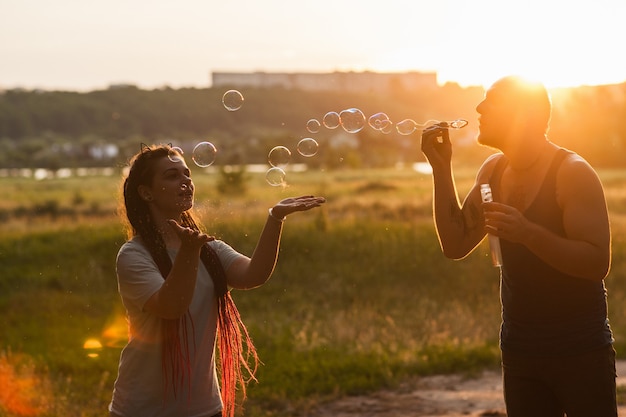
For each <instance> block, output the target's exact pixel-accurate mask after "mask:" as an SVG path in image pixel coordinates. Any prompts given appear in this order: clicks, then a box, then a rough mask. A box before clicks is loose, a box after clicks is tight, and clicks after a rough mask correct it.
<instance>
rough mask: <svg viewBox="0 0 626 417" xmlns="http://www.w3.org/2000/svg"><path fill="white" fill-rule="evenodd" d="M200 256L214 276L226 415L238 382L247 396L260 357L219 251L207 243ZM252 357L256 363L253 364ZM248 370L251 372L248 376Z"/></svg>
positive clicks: (232, 410)
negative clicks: (247, 385) (233, 297)
mask: <svg viewBox="0 0 626 417" xmlns="http://www.w3.org/2000/svg"><path fill="white" fill-rule="evenodd" d="M200 259H202V262H203V263H204V266H205V267H206V268H207V270H208V271H209V273H210V275H211V277H212V278H213V283H214V286H215V296H216V299H217V337H218V346H219V362H220V368H221V369H220V371H221V372H220V375H221V387H222V401H223V403H224V412H223V414H224V416H226V417H233V416H234V415H235V406H236V395H237V385H240V386H241V391H242V394H243V399H245V398H246V384H247V383H248V382H249V381H250V380H255V381H256V378H255V376H254V374H255V373H256V370H257V367H258V363H259V357H258V355H257V352H256V348H255V347H254V344H253V343H252V339H251V338H250V334H249V333H248V329H247V328H246V326H245V325H244V323H243V321H242V320H241V316H240V314H239V311H238V310H237V306H236V305H235V302H234V300H233V299H232V297H231V296H230V291H228V285H227V283H226V273H225V272H224V268H223V267H222V264H221V262H220V260H219V258H218V256H217V254H216V253H215V251H214V250H213V249H212V248H211V247H210V246H209V245H204V246H203V247H202V250H201V252H200ZM250 359H252V367H251V366H250ZM244 370H245V373H247V374H248V375H249V378H247V377H246V376H245V375H244Z"/></svg>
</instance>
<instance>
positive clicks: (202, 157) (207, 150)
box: [191, 142, 217, 168]
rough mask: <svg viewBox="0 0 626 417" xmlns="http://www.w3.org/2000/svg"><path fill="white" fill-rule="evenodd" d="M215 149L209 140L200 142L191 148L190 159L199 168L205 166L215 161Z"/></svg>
mask: <svg viewBox="0 0 626 417" xmlns="http://www.w3.org/2000/svg"><path fill="white" fill-rule="evenodd" d="M216 156H217V149H216V148H215V146H214V145H213V144H212V143H211V142H200V143H198V144H197V145H196V146H195V147H194V148H193V153H192V154H191V159H193V162H195V163H196V165H198V166H199V167H201V168H206V167H208V166H210V165H212V164H213V162H215V157H216Z"/></svg>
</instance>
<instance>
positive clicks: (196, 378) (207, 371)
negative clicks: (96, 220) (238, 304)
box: [109, 237, 243, 417]
mask: <svg viewBox="0 0 626 417" xmlns="http://www.w3.org/2000/svg"><path fill="white" fill-rule="evenodd" d="M209 245H211V247H212V248H213V249H214V250H215V251H216V252H217V255H218V257H219V259H220V261H221V263H222V265H223V267H224V269H225V270H227V269H228V267H229V266H230V264H231V263H232V262H233V261H234V260H235V259H237V258H239V257H241V256H243V255H241V254H240V253H238V252H237V251H235V250H234V249H233V248H232V247H230V246H229V245H228V244H226V243H224V242H223V241H221V240H214V241H211V242H209ZM175 256H176V252H170V257H171V258H172V260H173V259H174V257H175ZM117 279H118V288H119V292H120V295H121V297H122V302H123V304H124V306H125V308H126V313H127V318H128V322H129V341H128V344H127V345H126V346H125V347H124V349H123V350H122V353H121V356H120V363H119V369H118V377H117V379H116V381H115V386H114V390H113V399H112V401H111V404H110V406H109V410H110V411H111V412H113V413H115V414H117V415H119V416H122V417H139V416H146V417H174V416H175V417H183V416H185V417H204V416H212V415H215V414H217V413H219V412H220V410H221V409H222V400H221V397H220V388H219V384H218V381H217V375H216V371H215V355H214V353H215V337H216V326H217V309H216V303H215V296H214V290H213V281H212V280H211V277H210V276H209V273H208V271H207V270H206V268H205V267H204V265H203V264H202V262H200V265H199V267H198V277H197V280H196V288H195V290H194V295H193V299H192V301H191V305H190V306H189V313H190V315H191V318H192V320H193V330H192V327H191V323H188V326H187V333H188V337H189V351H190V361H191V366H190V370H191V375H190V384H187V383H185V384H184V386H183V387H181V388H179V391H178V392H177V393H176V397H174V394H173V391H172V386H171V383H170V384H169V386H168V389H167V397H164V393H165V391H164V385H163V369H162V364H161V337H160V336H161V319H160V318H159V317H157V316H155V315H153V314H150V313H148V312H145V311H144V310H143V307H144V304H145V303H146V301H148V299H149V298H150V297H151V296H152V295H153V294H154V293H155V292H156V291H158V290H159V289H160V288H161V286H162V285H163V281H164V279H163V276H162V275H161V273H160V272H159V269H158V267H157V265H156V263H155V262H154V260H153V259H152V256H151V255H150V253H149V252H148V250H147V248H146V247H145V246H144V245H143V244H142V243H141V238H140V237H134V238H133V239H131V240H130V241H128V242H126V243H125V244H124V245H122V247H121V248H120V250H119V252H118V255H117ZM187 321H189V320H187ZM192 338H195V340H192Z"/></svg>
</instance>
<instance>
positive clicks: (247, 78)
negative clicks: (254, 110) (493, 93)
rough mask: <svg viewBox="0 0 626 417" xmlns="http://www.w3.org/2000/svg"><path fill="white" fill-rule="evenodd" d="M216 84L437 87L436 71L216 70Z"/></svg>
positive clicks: (371, 89) (375, 88) (315, 87)
mask: <svg viewBox="0 0 626 417" xmlns="http://www.w3.org/2000/svg"><path fill="white" fill-rule="evenodd" d="M211 77H212V86H213V87H225V88H242V87H252V88H271V87H282V88H285V89H288V90H292V89H300V90H307V91H325V90H332V91H348V92H358V91H361V92H380V93H384V92H388V91H393V90H409V91H411V90H417V89H420V90H424V89H428V90H430V89H436V88H437V87H438V85H437V73H436V72H404V73H378V72H369V71H365V72H330V73H302V72H298V73H281V72H213V73H212V74H211Z"/></svg>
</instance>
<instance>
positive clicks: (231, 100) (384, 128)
mask: <svg viewBox="0 0 626 417" xmlns="http://www.w3.org/2000/svg"><path fill="white" fill-rule="evenodd" d="M243 103H244V97H243V94H241V93H240V92H239V91H237V90H228V91H226V92H225V93H224V95H223V96H222V104H223V105H224V108H225V109H226V110H228V111H231V112H234V111H237V110H239V109H241V107H242V106H243ZM433 124H439V125H441V126H444V127H448V128H450V129H462V128H464V127H465V126H467V120H464V119H457V120H452V121H440V120H428V121H427V122H425V123H418V122H416V121H415V120H413V119H404V120H402V121H400V122H398V123H395V129H396V131H397V132H398V134H400V135H405V136H406V135H410V134H411V133H413V132H415V131H416V130H418V129H424V128H426V127H427V126H431V125H433ZM368 125H369V126H370V127H371V128H372V129H374V130H377V131H380V132H382V133H385V134H388V133H391V132H393V129H394V123H393V122H392V121H391V119H390V118H389V116H387V114H385V113H382V112H381V113H375V114H373V115H371V116H370V117H369V118H367V117H366V116H365V114H364V113H363V112H362V111H361V110H359V109H358V108H355V107H351V108H348V109H345V110H342V111H340V112H335V111H330V112H328V113H326V114H325V115H324V117H323V118H322V120H321V122H320V121H319V120H318V119H315V118H312V119H309V120H308V121H307V123H306V129H307V131H308V132H309V133H312V134H315V133H318V132H319V131H320V130H321V129H322V126H323V127H325V128H326V129H337V128H338V127H340V126H341V127H342V128H343V129H344V130H345V131H346V132H348V133H358V132H360V131H361V130H363V128H365V127H366V126H368ZM172 149H175V150H176V151H177V152H178V153H180V154H182V150H181V149H180V148H172ZM296 150H297V152H298V153H299V154H300V155H302V156H304V157H307V158H310V157H312V156H315V155H316V154H317V152H318V150H319V144H318V143H317V141H316V140H315V139H313V138H312V137H307V138H304V139H302V140H300V141H299V142H298V145H297V147H296ZM216 156H217V148H216V147H215V145H213V144H212V143H211V142H208V141H202V142H200V143H198V144H197V145H196V146H195V147H194V149H193V153H192V156H191V159H192V160H193V162H194V163H195V164H196V165H197V166H199V167H201V168H206V167H209V166H211V165H212V164H213V163H214V162H215V159H216ZM267 160H268V162H269V164H270V168H269V170H268V171H267V173H266V175H265V179H266V181H267V183H268V184H270V185H272V186H284V185H285V178H286V174H285V167H286V166H287V165H288V164H289V162H290V161H291V151H290V150H289V148H287V147H285V146H275V147H274V148H272V149H271V150H270V152H269V154H268V156H267Z"/></svg>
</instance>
